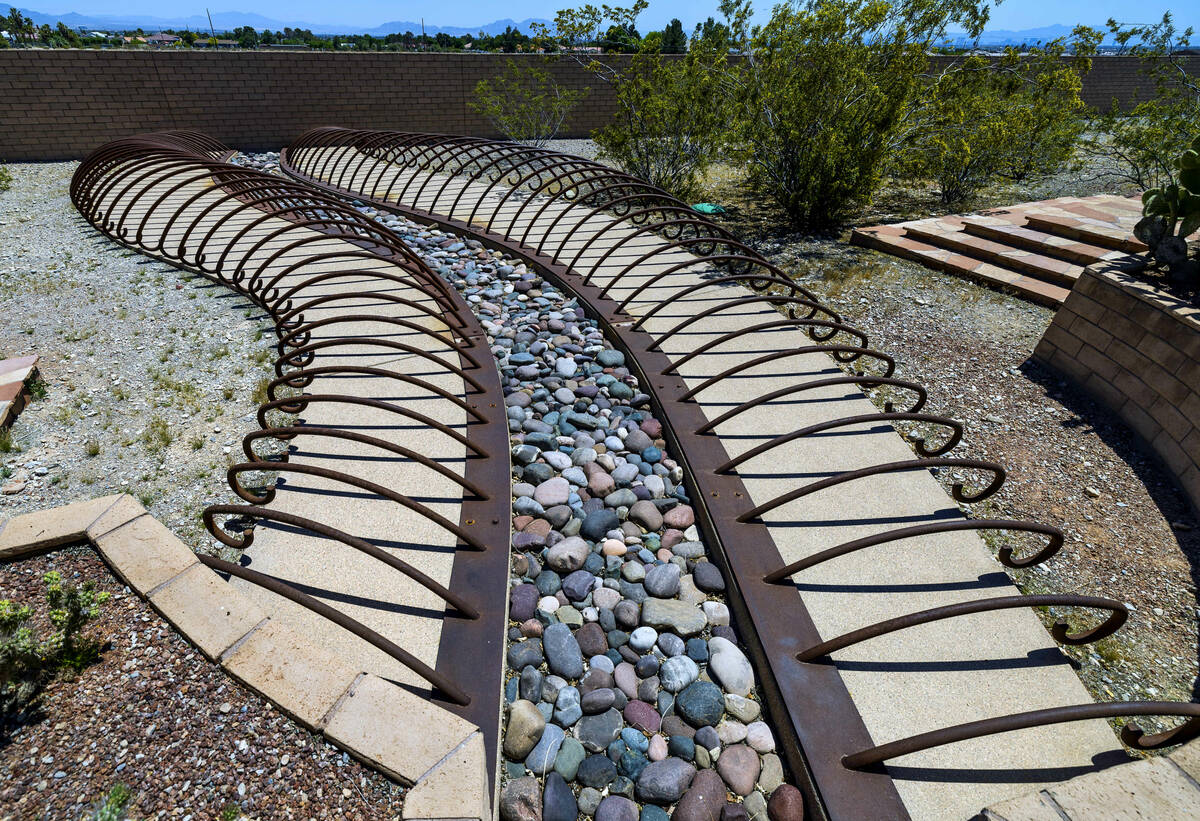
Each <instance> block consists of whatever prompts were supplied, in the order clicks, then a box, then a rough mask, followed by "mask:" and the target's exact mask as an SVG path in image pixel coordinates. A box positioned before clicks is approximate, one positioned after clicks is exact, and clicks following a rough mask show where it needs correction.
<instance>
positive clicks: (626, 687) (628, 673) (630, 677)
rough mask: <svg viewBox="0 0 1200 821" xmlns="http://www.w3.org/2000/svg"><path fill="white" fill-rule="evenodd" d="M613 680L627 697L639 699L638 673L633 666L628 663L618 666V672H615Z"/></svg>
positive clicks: (624, 662)
mask: <svg viewBox="0 0 1200 821" xmlns="http://www.w3.org/2000/svg"><path fill="white" fill-rule="evenodd" d="M613 680H614V681H615V682H616V684H617V687H619V688H620V689H621V692H623V693H624V694H625V695H626V696H628V697H629V698H636V697H637V685H638V680H637V673H636V671H635V670H634V669H633V665H632V664H630V663H629V662H627V661H623V662H621V663H620V664H618V665H617V668H616V670H614V671H613Z"/></svg>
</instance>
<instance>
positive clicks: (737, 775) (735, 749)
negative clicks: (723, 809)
mask: <svg viewBox="0 0 1200 821" xmlns="http://www.w3.org/2000/svg"><path fill="white" fill-rule="evenodd" d="M760 766H761V765H760V763H759V759H758V753H756V752H754V750H752V749H750V748H749V747H747V746H746V745H745V744H734V745H733V746H732V747H726V748H725V749H724V750H722V751H721V757H720V758H718V759H717V772H718V773H720V774H721V778H723V779H725V783H726V784H727V785H729V789H730V790H731V791H733V792H734V793H736V794H738V795H741V796H747V795H749V794H750V793H751V792H753V791H754V784H755V782H756V781H758V772H759V767H760Z"/></svg>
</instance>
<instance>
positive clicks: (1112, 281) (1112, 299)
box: [1033, 264, 1200, 512]
mask: <svg viewBox="0 0 1200 821" xmlns="http://www.w3.org/2000/svg"><path fill="white" fill-rule="evenodd" d="M1126 265H1127V264H1126ZM1126 270H1127V269H1126ZM1033 356H1034V359H1036V360H1038V361H1039V362H1041V363H1043V364H1045V365H1047V366H1049V367H1051V368H1053V369H1054V370H1056V371H1058V372H1059V373H1061V374H1063V375H1065V376H1066V377H1067V378H1069V379H1070V380H1072V381H1073V382H1074V383H1075V384H1077V385H1080V386H1081V387H1083V388H1084V389H1085V390H1086V391H1087V392H1088V393H1090V394H1091V395H1092V396H1093V397H1095V398H1096V399H1097V400H1098V401H1099V402H1101V403H1102V404H1104V405H1105V406H1107V407H1108V408H1110V409H1112V410H1113V411H1114V412H1116V414H1117V415H1118V416H1120V417H1121V418H1122V419H1123V420H1124V421H1125V422H1126V423H1127V424H1128V425H1129V426H1130V427H1131V428H1133V430H1134V432H1135V433H1137V434H1138V436H1139V437H1140V438H1141V439H1143V440H1144V441H1145V442H1146V443H1147V444H1149V446H1150V448H1151V449H1152V450H1153V451H1154V452H1155V453H1156V454H1158V456H1159V457H1160V458H1161V459H1162V460H1163V462H1164V463H1165V464H1166V465H1167V467H1168V469H1169V470H1170V471H1171V472H1172V473H1173V474H1174V475H1175V477H1176V478H1177V479H1178V480H1179V483H1180V485H1181V486H1182V487H1183V490H1184V492H1185V493H1186V494H1187V497H1188V499H1189V500H1190V501H1191V503H1192V506H1193V508H1195V509H1196V510H1197V511H1198V512H1200V308H1198V307H1196V306H1194V305H1189V304H1187V303H1183V302H1181V301H1179V300H1176V299H1174V298H1172V297H1170V296H1168V295H1166V294H1164V293H1162V292H1161V291H1158V290H1157V289H1155V288H1153V287H1152V286H1150V285H1148V284H1147V283H1144V282H1142V281H1140V280H1138V279H1136V278H1134V277H1132V276H1130V274H1129V273H1126V272H1125V271H1123V270H1122V268H1121V266H1120V265H1118V264H1110V265H1107V266H1092V267H1090V268H1088V269H1086V270H1085V271H1084V273H1083V276H1081V277H1080V279H1079V282H1078V283H1076V285H1075V287H1074V288H1073V289H1072V291H1071V294H1070V296H1068V297H1067V300H1066V303H1065V304H1064V305H1063V306H1062V308H1060V309H1059V311H1058V313H1057V314H1055V316H1054V321H1053V322H1052V323H1051V324H1050V327H1049V328H1048V329H1047V330H1046V333H1045V335H1044V336H1043V337H1042V339H1041V341H1040V342H1038V345H1037V348H1036V349H1035V350H1034V352H1033Z"/></svg>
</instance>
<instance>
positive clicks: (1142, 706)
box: [842, 701, 1200, 769]
mask: <svg viewBox="0 0 1200 821" xmlns="http://www.w3.org/2000/svg"><path fill="white" fill-rule="evenodd" d="M1122 716H1187V717H1188V719H1189V720H1188V721H1187V722H1185V723H1184V724H1182V725H1180V726H1179V727H1176V728H1175V729H1173V730H1167V731H1166V732H1163V733H1158V734H1156V735H1150V736H1148V735H1146V734H1145V733H1143V732H1142V730H1141V728H1140V727H1138V726H1137V725H1136V724H1133V723H1129V724H1126V725H1125V727H1124V728H1123V729H1122V730H1121V740H1122V741H1123V742H1125V743H1126V744H1127V745H1129V746H1130V747H1132V748H1134V749H1135V750H1160V749H1162V748H1163V747H1170V746H1171V745H1173V744H1183V743H1185V742H1188V741H1191V740H1192V739H1194V738H1200V704H1193V703H1185V702H1178V701H1118V702H1110V703H1101V704H1076V705H1072V706H1069V707H1050V708H1048V709H1045V710H1031V711H1029V712H1027V713H1014V714H1013V715H1008V716H1001V717H999V718H985V719H983V720H982V721H971V722H968V723H966V724H958V725H955V726H953V727H944V728H942V729H940V730H933V731H931V732H928V733H921V734H919V735H914V736H910V737H908V738H902V739H900V740H898V741H890V742H888V743H887V744H880V745H879V746H878V747H871V748H870V749H868V750H862V751H861V752H857V753H853V754H851V755H847V756H843V757H842V765H843V766H845V767H848V768H850V769H864V768H866V767H871V766H873V765H875V764H881V763H883V762H884V761H887V760H888V759H891V758H898V757H899V756H902V755H908V754H909V753H917V752H920V751H922V750H928V749H931V748H933V747H941V746H943V745H945V744H953V743H954V742H956V741H967V740H968V739H972V738H980V737H982V736H985V735H995V734H996V733H1010V732H1012V731H1014V730H1024V729H1026V728H1028V727H1044V726H1046V725H1048V724H1065V723H1067V722H1070V721H1088V720H1090V719H1095V718H1104V719H1109V718H1121V717H1122Z"/></svg>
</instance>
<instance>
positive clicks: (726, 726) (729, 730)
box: [717, 720, 746, 744]
mask: <svg viewBox="0 0 1200 821" xmlns="http://www.w3.org/2000/svg"><path fill="white" fill-rule="evenodd" d="M717 737H718V738H720V739H721V743H722V744H738V743H740V742H742V741H745V740H746V725H745V724H743V723H742V722H740V721H730V720H725V721H722V722H721V723H720V724H718V725H717Z"/></svg>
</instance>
